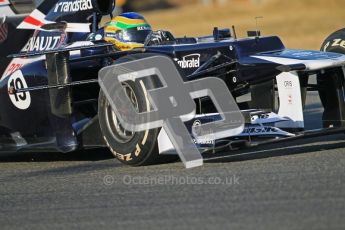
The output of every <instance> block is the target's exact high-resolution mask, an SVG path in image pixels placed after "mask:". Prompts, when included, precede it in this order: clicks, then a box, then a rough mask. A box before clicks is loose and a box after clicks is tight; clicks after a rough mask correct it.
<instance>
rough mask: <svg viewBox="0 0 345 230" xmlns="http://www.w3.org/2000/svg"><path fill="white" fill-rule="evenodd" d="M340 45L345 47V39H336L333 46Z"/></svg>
mask: <svg viewBox="0 0 345 230" xmlns="http://www.w3.org/2000/svg"><path fill="white" fill-rule="evenodd" d="M336 46H340V47H342V48H344V49H345V40H342V39H340V38H337V39H334V40H333V43H332V47H336Z"/></svg>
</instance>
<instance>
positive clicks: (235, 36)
mask: <svg viewBox="0 0 345 230" xmlns="http://www.w3.org/2000/svg"><path fill="white" fill-rule="evenodd" d="M232 32H233V33H234V38H235V40H237V34H236V29H235V26H234V25H232Z"/></svg>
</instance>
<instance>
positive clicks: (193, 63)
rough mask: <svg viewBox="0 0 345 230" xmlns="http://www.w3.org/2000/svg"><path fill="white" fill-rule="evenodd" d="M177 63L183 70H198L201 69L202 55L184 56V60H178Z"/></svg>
mask: <svg viewBox="0 0 345 230" xmlns="http://www.w3.org/2000/svg"><path fill="white" fill-rule="evenodd" d="M177 63H178V64H179V66H180V67H181V68H182V69H186V68H198V67H200V54H189V55H187V56H184V57H183V58H182V60H178V61H177Z"/></svg>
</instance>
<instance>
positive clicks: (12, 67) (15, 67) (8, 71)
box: [5, 62, 24, 76]
mask: <svg viewBox="0 0 345 230" xmlns="http://www.w3.org/2000/svg"><path fill="white" fill-rule="evenodd" d="M23 66H24V63H16V62H13V63H10V65H9V66H8V67H7V69H6V71H5V76H8V75H10V74H12V73H14V72H15V71H16V70H18V69H20V68H22V67H23Z"/></svg>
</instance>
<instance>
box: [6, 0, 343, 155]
mask: <svg viewBox="0 0 345 230" xmlns="http://www.w3.org/2000/svg"><path fill="white" fill-rule="evenodd" d="M75 2H77V3H78V4H80V5H78V7H74V6H73V5H69V4H70V3H75ZM99 4H100V3H99V1H96V0H95V1H94V0H83V1H71V0H70V1H68V0H55V1H44V2H43V3H42V4H41V5H40V6H39V7H38V8H37V9H36V10H34V11H33V12H32V13H31V14H30V15H26V16H8V17H4V18H3V19H2V24H1V25H2V26H4V27H7V28H8V32H7V34H6V39H5V40H4V41H2V42H1V43H0V47H1V50H0V52H1V57H0V58H1V66H0V70H1V72H2V75H1V80H0V104H1V109H0V138H1V139H0V151H2V152H13V151H39V150H42V151H60V152H70V151H74V150H76V149H81V148H91V147H104V146H105V144H104V142H103V139H102V134H101V132H100V129H99V125H98V118H97V103H98V101H97V100H98V94H99V90H100V89H99V85H98V84H97V78H98V72H99V70H100V69H102V68H103V67H105V66H108V65H111V64H113V63H116V60H117V59H118V58H121V57H124V56H128V55H131V54H134V53H156V54H162V55H166V56H168V57H170V58H171V59H172V60H173V61H174V62H175V64H176V67H177V68H178V70H179V72H180V73H181V75H182V77H183V80H184V81H189V80H195V79H199V78H205V77H209V76H213V77H218V78H221V79H223V80H224V82H225V83H226V84H227V86H228V88H229V90H230V91H231V93H232V95H233V97H234V98H235V99H236V100H237V102H238V105H239V108H240V109H241V111H242V113H243V116H244V117H245V119H246V127H245V129H244V130H243V132H242V134H240V135H238V136H236V137H231V138H230V139H229V141H230V142H232V143H234V146H240V145H237V144H238V143H244V142H246V143H254V142H259V143H260V142H262V143H266V142H270V141H277V140H289V139H293V138H300V137H307V136H312V135H323V134H328V133H329V134H332V133H336V132H343V130H344V116H345V112H344V108H345V107H344V96H343V95H344V94H343V86H344V72H343V66H344V65H345V56H343V55H341V54H335V53H325V52H317V51H305V50H291V49H286V48H285V46H284V45H283V43H282V42H281V40H280V39H279V38H278V37H276V36H267V37H262V36H260V37H248V38H242V39H237V38H234V37H232V36H231V35H230V36H225V37H219V36H218V35H217V33H216V34H214V35H213V36H206V37H198V38H197V37H195V38H194V37H190V38H188V37H185V38H178V39H176V40H175V41H173V42H171V43H165V44H160V45H153V46H146V47H144V48H143V49H136V50H132V51H125V52H121V51H117V50H116V49H114V47H113V46H111V44H107V43H105V42H103V41H102V40H100V41H95V40H90V39H88V37H89V35H90V33H92V32H97V33H99V34H101V33H102V30H101V29H98V23H99V20H100V16H101V13H102V9H100V5H99ZM106 5H107V4H106ZM107 7H108V5H107V6H103V8H104V10H103V11H107V12H110V11H112V9H109V10H108V9H106V8H107ZM108 8H109V7H108ZM59 22H63V23H62V25H63V26H65V30H64V32H61V31H59V30H57V29H56V28H58V26H59V25H60V26H61V24H56V23H59ZM49 26H51V27H53V29H52V28H49ZM17 28H18V29H17ZM54 28H55V29H54ZM11 54H14V55H12V56H10V57H9V55H11ZM310 77H316V78H317V84H309V82H308V80H309V78H310ZM13 90H14V91H13ZM308 90H313V91H318V92H319V94H320V97H321V102H322V105H323V107H324V110H325V111H324V113H323V127H324V129H323V130H316V131H308V130H305V126H304V116H303V109H304V104H305V97H306V92H307V91H308ZM11 91H12V92H11ZM243 98H245V99H243ZM278 100H279V103H278V102H277V101H278ZM197 103H198V113H199V115H198V116H197V117H196V118H195V119H193V120H192V121H191V122H189V123H187V126H188V127H189V130H190V132H191V134H193V128H195V126H196V123H198V122H199V123H203V122H205V121H206V122H207V121H209V120H210V119H218V118H217V114H215V113H214V107H213V105H212V103H210V101H209V100H208V98H204V99H201V100H200V101H198V102H197ZM158 140H159V147H160V151H161V152H162V153H163V152H171V151H172V150H173V148H172V145H171V143H169V140H168V139H167V136H166V134H165V133H164V130H162V131H161V134H160V135H159V138H158ZM197 144H198V146H199V147H200V148H205V149H206V150H209V149H210V148H211V149H212V148H213V149H214V148H216V147H217V142H216V140H211V142H207V140H206V141H205V143H197Z"/></svg>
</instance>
